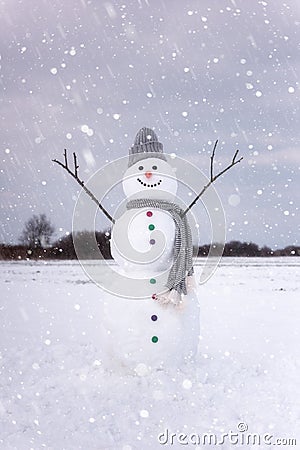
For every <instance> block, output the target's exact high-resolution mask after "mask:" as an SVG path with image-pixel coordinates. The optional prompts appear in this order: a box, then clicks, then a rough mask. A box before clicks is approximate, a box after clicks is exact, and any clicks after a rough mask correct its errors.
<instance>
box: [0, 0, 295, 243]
mask: <svg viewBox="0 0 300 450" xmlns="http://www.w3.org/2000/svg"><path fill="white" fill-rule="evenodd" d="M299 13H300V2H299V0H287V1H280V0H272V1H258V0H251V1H249V0H198V1H195V0H191V1H185V0H184V1H182V0H165V1H162V0H131V1H128V0H122V1H119V0H118V1H101V0H52V1H49V0H23V1H22V0H18V1H16V0H2V2H1V3H0V54H1V61H0V64H1V78H0V85H1V103H0V108H1V109H0V117H1V147H0V152H1V224H2V226H1V232H0V242H1V241H2V242H10V243H16V242H17V240H18V237H19V235H20V234H21V231H22V228H23V225H24V222H25V221H26V220H27V219H28V218H29V217H30V216H31V215H32V214H39V213H46V214H47V216H48V217H49V218H50V219H51V221H52V223H53V224H54V225H55V227H56V237H58V236H61V235H64V234H65V233H66V232H69V231H71V224H72V214H73V209H74V205H75V201H76V198H77V195H78V192H79V189H78V186H77V185H76V183H75V182H74V180H73V179H71V177H69V176H68V175H67V174H64V173H63V171H62V169H60V168H59V167H58V166H56V165H54V164H53V163H52V162H51V159H52V158H59V157H60V156H61V155H62V152H63V149H64V148H65V147H66V148H67V149H69V151H70V152H71V151H72V152H73V151H76V152H77V154H78V159H79V163H80V174H81V176H82V178H83V179H88V178H89V177H90V176H91V175H92V174H93V173H94V172H95V171H96V170H97V169H99V168H101V167H102V166H103V165H104V164H105V163H107V162H111V161H113V160H115V159H117V158H120V157H122V156H125V155H127V153H128V148H129V147H130V146H131V145H132V143H133V140H134V137H135V134H136V132H137V131H138V130H139V128H140V127H142V126H148V127H152V128H154V129H155V131H156V132H157V134H158V136H159V139H160V141H161V142H162V143H163V144H164V151H165V152H166V153H173V152H174V153H176V154H177V155H178V156H181V157H183V158H187V159H188V160H189V161H191V162H193V163H194V164H196V165H197V166H198V167H199V168H200V169H201V170H202V171H203V172H204V173H208V171H209V158H210V153H211V150H212V144H213V142H214V140H215V139H217V138H219V142H220V143H219V147H218V153H217V163H220V164H222V165H224V164H226V163H227V162H228V161H229V160H230V158H231V157H232V155H233V153H234V151H235V150H236V148H239V149H240V152H241V154H243V155H244V160H243V162H242V163H241V164H240V165H239V166H237V167H236V168H234V169H233V170H232V171H231V172H229V173H227V174H226V175H225V176H224V177H223V178H222V179H220V180H218V183H217V185H216V188H217V190H218V192H219V194H220V196H221V199H222V202H223V206H224V210H225V215H226V220H227V240H232V239H238V240H243V241H248V240H251V241H254V242H256V243H258V244H260V245H263V244H267V245H269V246H271V247H272V248H276V247H283V246H286V245H288V244H298V245H299V222H300V221H299V199H300V183H299V166H300V123H299V92H300V91H299V68H300V54H299V50H300V49H299V42H300V33H299V24H300V14H299ZM121 176H122V174H120V179H121ZM200 208H201V205H200V204H199V205H197V207H195V211H194V212H195V213H196V214H197V213H199V215H201V211H200ZM108 225H109V223H108V221H107V220H106V219H105V218H104V217H103V218H101V217H100V216H99V223H98V226H99V229H101V228H102V229H104V228H105V227H107V226H108ZM207 239H208V236H207V235H206V233H205V232H204V233H203V235H202V237H201V242H202V243H204V242H205V241H207Z"/></svg>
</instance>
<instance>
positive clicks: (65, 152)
mask: <svg viewBox="0 0 300 450" xmlns="http://www.w3.org/2000/svg"><path fill="white" fill-rule="evenodd" d="M64 157H65V166H66V167H68V158H67V149H66V148H65V149H64Z"/></svg>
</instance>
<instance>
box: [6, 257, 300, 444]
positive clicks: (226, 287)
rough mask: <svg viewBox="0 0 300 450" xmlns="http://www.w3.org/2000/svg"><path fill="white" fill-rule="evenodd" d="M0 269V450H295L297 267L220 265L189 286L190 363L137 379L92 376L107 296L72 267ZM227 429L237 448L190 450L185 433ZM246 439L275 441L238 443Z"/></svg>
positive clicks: (298, 407) (299, 428)
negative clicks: (194, 343)
mask: <svg viewBox="0 0 300 450" xmlns="http://www.w3.org/2000/svg"><path fill="white" fill-rule="evenodd" d="M199 264H200V265H201V264H202V261H201V260H199V261H198V266H197V267H196V273H197V272H198V274H199V271H200V267H199ZM0 267H1V300H0V317H1V326H0V351H1V353H0V370H1V372H0V386H1V397H0V448H3V449H18V450H27V449H35V450H36V449H43V448H46V449H54V450H62V449H85V450H109V449H113V450H133V449H137V450H144V449H150V450H156V449H160V448H161V449H163V448H174V449H180V448H222V449H230V448H236V449H245V448H252V449H256V448H261V449H265V448H270V445H269V444H271V445H272V446H273V448H274V445H273V444H274V443H275V439H276V438H294V439H297V445H294V446H292V445H285V446H284V448H299V447H300V381H299V380H300V271H299V268H300V258H268V259H263V258H259V259H256V258H254V259H243V258H235V259H231V258H226V259H223V260H222V262H221V265H220V267H219V268H218V269H217V271H216V273H215V275H214V276H213V277H212V278H211V279H210V280H209V281H208V283H206V284H205V285H201V286H199V299H200V308H201V318H200V321H201V338H200V352H199V357H198V360H197V363H196V364H194V365H186V366H184V367H182V368H181V369H180V370H178V371H172V370H169V371H165V372H161V371H160V372H154V373H151V374H148V375H146V376H138V375H125V374H122V373H115V372H107V371H104V370H103V368H102V367H101V347H102V345H103V343H101V341H100V339H99V326H100V324H101V313H100V311H101V308H100V307H99V305H100V302H101V300H102V299H103V298H104V297H105V295H107V294H105V293H104V292H103V291H101V289H99V288H98V287H97V286H96V285H94V284H93V283H92V282H91V281H90V280H89V279H88V278H87V277H86V275H85V273H84V272H83V271H82V269H81V267H80V265H79V264H78V263H77V262H53V261H51V262H47V263H45V262H1V265H0ZM240 423H244V424H246V425H247V426H248V430H247V431H246V432H243V431H242V426H243V425H239V424H240ZM238 426H239V428H240V431H239V432H238ZM167 429H168V431H169V433H176V437H174V438H173V445H171V442H172V440H171V439H170V438H169V439H168V442H167V443H165V444H164V442H165V441H166V430H167ZM230 430H232V431H233V432H238V433H239V435H238V436H239V443H238V444H236V445H234V443H231V444H230V443H229V440H228V439H227V440H226V438H225V443H224V444H223V445H211V446H209V445H206V446H203V445H196V444H195V442H196V436H195V434H194V435H192V434H191V433H196V434H197V435H198V436H199V437H200V438H201V435H202V433H215V434H216V436H217V437H218V438H220V436H221V434H222V433H227V432H229V431H230ZM160 433H164V435H162V436H160V442H159V441H158V435H159V434H160ZM179 433H185V434H186V435H187V437H185V436H184V435H182V436H181V437H180V436H179ZM250 433H258V434H260V435H261V436H263V435H264V434H265V433H268V434H269V435H272V436H273V437H272V438H267V439H269V441H268V442H269V444H267V443H263V442H262V443H261V445H260V446H258V445H246V444H245V445H243V444H242V436H243V435H244V436H246V435H247V434H250ZM178 439H179V440H180V439H181V440H182V442H183V443H184V442H185V443H186V442H188V444H187V445H184V444H183V443H182V444H181V443H180V442H179V441H178ZM250 442H251V438H250ZM283 442H285V441H283ZM281 447H282V445H281Z"/></svg>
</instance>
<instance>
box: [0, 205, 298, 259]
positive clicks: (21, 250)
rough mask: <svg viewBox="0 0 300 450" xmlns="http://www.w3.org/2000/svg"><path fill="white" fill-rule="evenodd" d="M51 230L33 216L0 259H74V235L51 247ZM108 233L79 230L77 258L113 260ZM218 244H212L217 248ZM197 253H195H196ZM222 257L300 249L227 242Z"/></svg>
mask: <svg viewBox="0 0 300 450" xmlns="http://www.w3.org/2000/svg"><path fill="white" fill-rule="evenodd" d="M53 234H54V227H53V226H52V225H51V222H50V220H49V219H47V217H46V215H45V214H40V215H39V216H37V215H34V216H32V217H31V218H30V219H29V220H28V221H27V222H26V223H25V225H24V229H23V232H22V234H21V236H20V239H19V240H20V245H7V244H0V260H23V259H77V256H76V251H75V247H74V239H73V237H74V236H73V234H72V233H70V234H68V235H65V236H63V237H61V238H59V239H58V240H57V241H56V242H54V243H53V244H52V245H50V242H51V238H52V236H53ZM110 237H111V234H110V230H106V231H96V232H95V233H93V232H91V231H81V232H78V233H76V246H77V247H78V246H79V247H80V257H81V258H85V259H99V258H103V259H112V256H111V252H110ZM218 245H220V244H213V246H214V247H217V246H218ZM209 250H210V245H202V246H200V247H199V248H198V249H197V248H195V249H194V254H198V256H199V257H201V256H202V257H205V256H207V255H208V253H209ZM197 252H198V253H197ZM223 256H244V257H252V256H264V257H266V256H300V247H299V246H292V245H289V246H288V247H285V248H283V249H280V250H272V249H271V248H270V247H267V246H263V247H259V246H258V245H257V244H254V243H253V242H240V241H230V242H227V243H226V244H225V247H224V250H223Z"/></svg>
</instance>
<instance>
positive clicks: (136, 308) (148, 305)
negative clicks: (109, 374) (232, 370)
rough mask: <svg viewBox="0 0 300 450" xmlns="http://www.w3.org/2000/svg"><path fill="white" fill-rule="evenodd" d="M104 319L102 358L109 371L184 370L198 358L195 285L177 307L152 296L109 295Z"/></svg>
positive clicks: (197, 311) (104, 305) (104, 304)
mask: <svg viewBox="0 0 300 450" xmlns="http://www.w3.org/2000/svg"><path fill="white" fill-rule="evenodd" d="M188 278H190V279H192V277H188ZM190 281H191V280H190ZM189 284H190V285H191V284H192V283H191V282H190V283H189ZM102 318H103V321H102V324H101V325H102V326H101V352H102V358H101V359H102V361H103V365H104V367H105V368H107V369H110V370H119V369H121V368H123V369H128V370H129V371H135V372H136V373H138V374H139V373H147V372H148V371H153V370H159V369H165V368H166V369H167V368H174V367H180V366H181V365H182V364H184V362H188V361H193V360H194V358H195V356H196V353H197V348H198V342H199V328H200V325H199V303H198V298H197V290H196V286H195V285H194V287H190V288H189V290H188V294H187V295H183V296H182V302H181V303H180V304H179V305H176V306H175V305H173V304H166V305H162V304H160V303H158V302H157V300H155V298H152V295H149V296H148V297H146V298H142V299H132V298H122V297H118V296H115V295H113V294H108V295H107V296H106V297H105V301H104V302H103V315H102Z"/></svg>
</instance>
